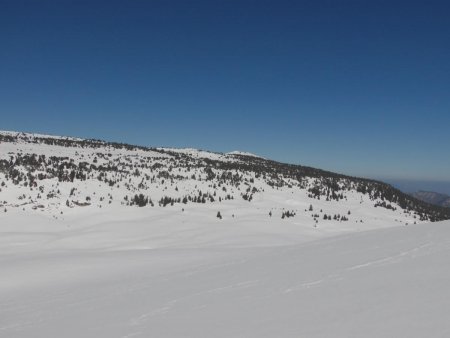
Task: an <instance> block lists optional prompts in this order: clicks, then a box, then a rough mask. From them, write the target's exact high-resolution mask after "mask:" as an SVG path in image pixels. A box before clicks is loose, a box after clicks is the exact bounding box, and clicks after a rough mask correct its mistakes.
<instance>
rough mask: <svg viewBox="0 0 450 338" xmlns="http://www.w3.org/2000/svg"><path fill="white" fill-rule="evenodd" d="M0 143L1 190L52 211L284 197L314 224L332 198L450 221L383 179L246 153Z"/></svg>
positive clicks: (8, 137)
mask: <svg viewBox="0 0 450 338" xmlns="http://www.w3.org/2000/svg"><path fill="white" fill-rule="evenodd" d="M0 144H1V147H2V148H4V149H5V150H9V151H8V153H7V154H5V153H3V154H2V157H1V158H0V174H1V175H3V177H2V176H0V179H2V178H3V183H2V190H3V192H2V195H4V193H5V191H7V190H11V191H13V190H14V191H15V190H21V191H22V190H23V192H22V194H21V195H20V194H19V195H18V196H17V194H16V195H15V196H16V197H15V198H16V199H17V201H16V202H18V203H16V204H15V205H26V206H27V205H32V207H34V208H37V207H38V206H40V207H39V209H45V210H50V209H51V210H52V212H55V211H60V212H63V211H64V210H63V209H64V208H65V207H68V208H74V207H80V206H92V205H96V206H98V207H104V206H106V205H105V200H106V201H108V202H110V201H111V203H108V204H112V200H114V201H116V199H117V198H120V199H121V202H120V204H119V205H125V206H134V205H138V206H146V205H155V204H156V203H158V204H159V205H160V206H163V207H165V206H167V205H171V206H173V205H174V204H180V205H186V204H188V203H200V204H205V203H218V204H220V203H222V202H225V201H231V200H237V199H239V200H242V201H245V202H252V200H254V199H255V198H259V199H268V200H271V199H273V200H274V201H276V200H277V199H282V198H284V200H282V202H279V203H278V205H279V210H283V209H284V210H283V211H282V216H283V215H284V216H286V215H287V218H289V217H294V216H296V214H299V213H300V212H302V213H303V212H305V214H310V216H311V217H312V218H313V219H314V222H315V223H316V224H317V223H319V219H320V220H325V215H323V213H322V209H325V207H327V206H328V205H333V206H334V204H336V203H341V205H340V207H342V208H341V209H342V210H340V211H341V212H338V213H336V212H335V211H336V210H339V208H337V207H336V208H334V209H333V214H331V215H328V214H326V216H327V218H326V219H327V220H328V217H330V219H329V220H331V217H333V220H334V221H339V222H342V221H347V220H348V218H349V217H348V216H349V214H348V211H350V210H345V209H347V207H346V204H349V203H350V204H351V205H352V206H353V207H354V206H355V204H356V205H357V202H358V199H359V201H360V204H363V203H367V204H370V207H371V208H370V210H364V211H365V212H366V213H369V212H370V213H372V212H373V210H372V209H374V208H378V209H380V208H382V209H385V210H386V211H388V212H397V211H398V212H397V213H398V214H399V215H398V216H399V217H398V218H399V219H400V218H406V219H408V221H406V220H405V221H404V223H408V222H409V223H412V222H416V221H438V220H444V219H449V218H450V211H448V210H447V209H445V208H440V207H437V206H433V205H430V204H427V203H425V202H423V201H420V200H418V199H416V198H414V197H411V196H409V195H407V194H404V193H402V192H401V191H400V190H398V189H395V188H394V187H392V186H390V185H388V184H386V183H383V182H380V181H376V180H371V179H366V178H358V177H353V176H347V175H343V174H338V173H334V172H331V171H326V170H321V169H317V168H312V167H308V166H302V165H294V164H287V163H281V162H277V161H273V160H270V159H264V158H261V157H257V156H254V155H253V154H251V155H248V154H247V153H245V152H239V153H235V152H232V153H217V152H211V151H203V150H196V149H192V148H184V149H176V148H161V147H155V148H153V147H145V146H139V145H130V144H126V143H119V142H108V141H102V140H96V139H82V138H74V137H62V136H52V135H42V134H32V133H22V132H11V131H7V132H2V131H0ZM58 155H59V156H58ZM5 180H6V181H10V182H12V184H13V186H15V187H14V189H8V187H9V185H8V187H6V188H5V185H6V183H5ZM93 182H96V184H98V185H99V188H101V189H100V191H101V192H102V193H103V195H102V196H101V197H96V198H94V196H92V195H94V194H95V193H96V191H95V190H94V191H93V190H92V188H91V187H90V186H89V185H90V184H92V183H93ZM44 183H45V184H44ZM50 183H51V184H50ZM88 183H89V184H88ZM19 187H20V189H16V188H19ZM9 188H12V187H9ZM61 188H63V189H61ZM30 189H31V190H30ZM73 189H75V191H74V190H73ZM36 190H38V191H39V192H38V193H37V194H36ZM268 191H269V192H270V193H269V192H268ZM30 192H32V193H30ZM289 192H291V194H294V192H295V195H296V196H297V195H298V196H297V197H296V199H294V202H293V204H294V205H295V206H297V207H296V208H293V209H295V210H288V207H289V205H290V204H289V203H286V202H285V201H286V200H289V199H286V197H287V196H289ZM24 195H25V196H24ZM44 195H45V196H46V197H47V198H46V199H44V198H43V196H44ZM113 195H114V198H113V197H112V196H113ZM281 196H283V197H281ZM19 197H21V198H20V199H19ZM24 201H27V203H28V204H24V203H23V202H24ZM158 201H159V202H158ZM318 201H320V202H318ZM7 202H8V201H7ZM44 202H45V203H44ZM324 202H325V203H324ZM327 202H328V203H327ZM344 202H345V203H344ZM346 202H349V203H346ZM274 203H275V202H274ZM333 203H334V204H333ZM5 204H9V205H14V203H13V202H8V203H4V201H3V207H4V208H5ZM116 204H117V203H116ZM308 204H310V205H313V204H316V205H318V208H319V207H320V209H319V210H321V212H320V213H318V212H317V211H316V212H314V211H313V210H307V209H308V208H305V210H304V211H303V210H302V209H304V205H306V206H307V207H308ZM0 206H1V205H0ZM41 206H43V207H41ZM300 206H301V208H300ZM23 208H26V207H23ZM269 209H270V208H269ZM288 211H289V213H287V212H288ZM310 211H311V212H310ZM400 211H401V212H400ZM267 212H269V210H268V211H267ZM383 215H384V214H383ZM404 215H407V216H404ZM400 216H401V217H400ZM403 216H404V217H403ZM334 217H336V219H334ZM383 217H384V216H383ZM375 218H376V217H375ZM356 221H357V220H356ZM360 221H363V219H360Z"/></svg>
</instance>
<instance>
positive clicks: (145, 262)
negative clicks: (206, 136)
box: [0, 214, 450, 338]
mask: <svg viewBox="0 0 450 338" xmlns="http://www.w3.org/2000/svg"><path fill="white" fill-rule="evenodd" d="M141 216H142V215H138V216H135V218H131V219H134V220H133V221H128V222H126V223H123V224H120V223H121V222H123V220H120V219H118V220H116V221H112V220H109V221H105V223H101V222H100V223H98V224H97V225H92V222H94V221H93V220H92V218H91V217H88V218H83V217H80V218H79V220H78V222H79V224H75V223H70V224H65V223H61V221H60V220H59V221H56V220H54V222H53V223H52V222H45V219H44V218H43V217H45V216H44V215H41V216H40V217H38V218H36V219H34V218H31V217H30V218H28V219H27V218H26V217H24V214H16V215H15V216H14V217H11V216H10V217H9V218H8V219H5V218H3V219H2V220H1V223H0V224H1V227H0V229H1V240H2V241H1V243H0V269H1V271H2V278H0V337H8V338H14V337H36V338H39V337H45V338H47V337H56V336H59V337H61V336H63V337H68V338H69V337H86V338H89V337H96V338H99V337H108V338H109V337H211V336H214V337H335V338H339V337H342V338H348V337H409V338H414V337H418V338H421V337H425V336H431V337H446V336H448V333H449V332H450V324H449V322H448V318H447V317H448V312H449V311H450V286H449V283H448V281H449V278H450V273H449V271H448V269H447V268H446V266H447V265H448V260H449V252H450V244H449V243H450V222H448V221H445V222H438V223H431V224H422V225H410V226H398V227H391V228H387V229H378V230H373V231H365V232H360V233H351V234H347V235H343V236H337V237H332V238H326V239H319V240H316V241H313V242H309V243H303V244H295V245H284V246H271V245H272V244H274V242H273V239H272V238H271V236H258V234H259V235H260V234H261V233H258V232H253V231H252V229H251V226H250V229H247V230H246V232H245V233H240V232H239V231H237V232H235V233H234V235H231V233H226V231H228V229H227V230H225V229H224V227H221V226H220V225H218V224H217V223H213V222H212V223H211V224H210V226H211V228H212V230H211V229H210V230H211V231H208V230H206V227H205V228H202V229H200V228H196V229H192V228H190V227H187V228H186V229H184V232H186V233H184V232H183V231H181V230H182V225H177V226H175V228H172V227H171V226H172V225H173V224H172V223H171V224H166V223H164V222H163V223H162V224H159V220H160V219H159V218H155V219H153V220H152V221H150V220H147V219H144V218H141ZM93 218H95V216H94V217H93ZM126 218H129V219H130V215H126ZM97 221H98V220H97ZM5 222H6V224H8V226H7V227H5ZM89 222H91V223H89ZM89 224H91V225H89ZM119 225H121V226H120V227H119ZM230 225H231V224H230ZM128 226H129V229H128V230H125V228H127V227H128ZM386 226H387V224H386ZM119 228H121V230H119ZM146 229H147V230H146ZM213 230H214V231H213ZM217 230H218V231H219V232H218V233H217V232H216V231H217ZM236 230H237V228H233V229H232V230H231V232H233V231H236ZM253 230H254V229H253ZM153 231H155V232H156V233H153ZM283 231H287V230H286V229H284V230H283ZM291 231H292V229H291ZM138 233H140V235H141V236H142V235H143V234H144V233H147V235H148V236H150V237H144V236H142V237H141V240H142V241H139V240H138V238H137V237H138V236H136V235H137V234H138ZM150 234H152V235H150ZM151 236H153V237H151ZM246 236H248V237H249V238H246V239H243V241H244V242H246V245H245V246H241V247H236V243H240V244H242V243H243V242H242V241H241V240H242V239H241V238H240V237H246ZM194 237H195V238H194ZM219 238H220V240H219ZM292 241H294V239H291V238H289V239H288V240H285V244H287V243H289V242H291V244H292ZM254 242H258V245H260V246H263V247H255V246H254V245H253V244H254ZM151 243H154V245H153V246H152V245H151ZM186 243H189V245H186ZM277 244H280V243H277ZM230 247H232V249H231V248H230Z"/></svg>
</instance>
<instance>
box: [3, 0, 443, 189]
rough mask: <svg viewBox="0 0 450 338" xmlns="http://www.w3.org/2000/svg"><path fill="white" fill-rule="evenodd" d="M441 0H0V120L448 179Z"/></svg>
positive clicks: (372, 173)
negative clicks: (435, 0) (419, 0)
mask: <svg viewBox="0 0 450 338" xmlns="http://www.w3.org/2000/svg"><path fill="white" fill-rule="evenodd" d="M449 13H450V4H449V2H448V1H441V2H433V1H422V2H421V3H419V2H414V1H401V2H400V1H398V2H396V1H381V0H376V1H364V0H360V1H319V0H318V1H281V0H277V1H275V0H274V1H263V0H257V1H246V0H239V1H225V0H223V1H220V0H208V1H187V0H186V1H184V0H183V1H170V0H165V1H132V0H131V1H130V0H127V1H125V0H124V1H95V0H91V1H65V0H59V1H32V0H29V1H20V0H11V1H10V0H2V1H0V129H3V130H18V131H30V132H40V133H50V134H57V135H70V136H80V137H89V138H100V139H106V140H115V141H122V142H128V143H134V144H141V145H149V146H175V147H196V148H202V149H208V150H215V151H231V150H244V151H249V152H254V153H257V154H260V155H263V156H266V157H269V158H273V159H275V160H279V161H283V162H290V163H298V164H304V165H310V166H314V167H319V168H323V169H328V170H332V171H337V172H342V173H346V174H350V175H358V176H366V177H376V178H383V177H386V178H388V177H389V178H404V179H420V180H440V181H450V16H449V15H450V14H449Z"/></svg>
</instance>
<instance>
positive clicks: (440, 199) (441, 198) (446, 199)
mask: <svg viewBox="0 0 450 338" xmlns="http://www.w3.org/2000/svg"><path fill="white" fill-rule="evenodd" d="M411 196H414V197H415V198H417V199H418V200H421V201H424V202H427V203H430V204H434V205H439V206H441V207H447V208H449V207H450V196H448V195H445V194H439V193H437V192H433V191H417V192H414V193H412V194H411Z"/></svg>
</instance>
